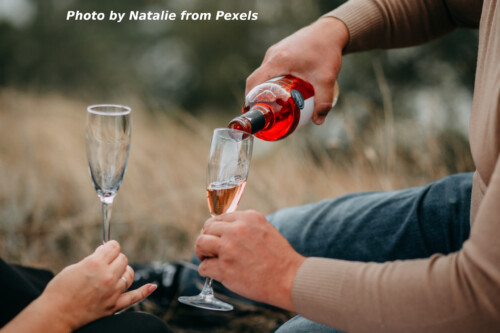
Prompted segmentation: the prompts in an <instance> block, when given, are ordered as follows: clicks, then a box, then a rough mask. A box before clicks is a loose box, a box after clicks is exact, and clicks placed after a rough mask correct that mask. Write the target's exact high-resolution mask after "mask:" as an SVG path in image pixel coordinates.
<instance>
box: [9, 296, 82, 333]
mask: <svg viewBox="0 0 500 333" xmlns="http://www.w3.org/2000/svg"><path fill="white" fill-rule="evenodd" d="M72 330H73V329H72V328H71V327H70V325H69V324H68V323H67V321H66V320H65V319H64V313H62V312H61V311H58V310H57V309H56V308H54V307H52V306H50V305H49V304H47V303H46V301H45V300H44V299H43V298H41V297H39V298H37V299H36V300H34V301H33V302H32V303H30V305H28V306H27V307H26V308H25V309H24V310H23V311H21V312H20V313H19V314H18V315H17V316H16V317H15V318H14V319H12V320H11V321H10V322H9V323H8V324H7V325H5V326H4V327H3V328H2V329H0V332H1V333H20V332H53V333H69V332H72Z"/></svg>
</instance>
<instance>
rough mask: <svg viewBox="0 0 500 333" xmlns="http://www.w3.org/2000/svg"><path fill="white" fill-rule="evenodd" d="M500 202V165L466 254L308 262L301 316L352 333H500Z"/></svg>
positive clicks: (296, 296)
mask: <svg viewBox="0 0 500 333" xmlns="http://www.w3.org/2000/svg"><path fill="white" fill-rule="evenodd" d="M499 198H500V158H498V159H497V162H496V166H495V171H494V173H493V176H492V178H491V179H490V182H489V184H488V188H487V190H486V193H485V196H484V198H483V200H482V202H481V205H480V207H479V210H478V214H477V217H476V220H475V222H474V224H473V226H472V229H471V234H470V238H469V239H468V240H467V241H466V242H465V243H464V245H463V247H462V249H461V250H460V251H459V252H455V253H452V254H449V255H446V256H444V255H440V254H437V255H434V256H432V257H431V258H428V259H419V260H406V261H394V262H387V263H382V264H379V263H361V262H348V261H343V260H334V259H319V258H308V259H307V260H306V261H305V262H304V263H303V264H302V266H301V267H300V268H299V270H298V273H297V275H296V276H295V280H294V285H293V289H292V296H293V302H294V305H295V308H296V311H297V312H298V313H300V314H302V315H303V316H305V317H307V318H309V319H312V320H314V321H318V322H322V323H324V324H327V325H330V326H333V327H335V328H337V329H341V330H346V331H349V332H364V331H370V332H492V331H496V330H498V327H500V297H499V296H498V295H500V268H499V265H498V262H500V245H498V244H499V243H498V238H499V236H500V224H499V223H498V217H499V216H500V206H499V205H498V200H499ZM443 209H449V208H447V207H445V208H443Z"/></svg>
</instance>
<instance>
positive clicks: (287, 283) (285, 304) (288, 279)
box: [278, 253, 306, 312]
mask: <svg viewBox="0 0 500 333" xmlns="http://www.w3.org/2000/svg"><path fill="white" fill-rule="evenodd" d="M305 260H306V258H305V257H304V256H302V255H300V254H298V253H297V255H296V256H295V257H294V258H293V259H292V260H291V261H289V262H288V263H286V266H287V268H288V269H287V273H286V274H284V281H283V284H282V286H283V287H284V293H283V295H284V297H283V299H282V304H278V306H279V307H281V308H284V309H287V310H289V311H292V312H295V305H294V304H293V298H292V293H293V284H294V281H295V276H296V275H297V272H298V271H299V268H300V266H302V264H303V263H304V261H305Z"/></svg>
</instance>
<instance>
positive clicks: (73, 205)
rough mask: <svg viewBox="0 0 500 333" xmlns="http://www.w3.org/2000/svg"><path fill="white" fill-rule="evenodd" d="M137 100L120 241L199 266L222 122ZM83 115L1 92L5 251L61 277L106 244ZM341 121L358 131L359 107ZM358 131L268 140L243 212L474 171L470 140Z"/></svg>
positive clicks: (134, 251)
mask: <svg viewBox="0 0 500 333" xmlns="http://www.w3.org/2000/svg"><path fill="white" fill-rule="evenodd" d="M130 104H131V105H132V108H133V110H134V111H133V124H132V147H131V153H130V159H129V164H128V169H127V172H126V175H125V179H124V182H123V185H122V188H121V189H120V191H119V193H118V196H117V198H116V200H115V204H114V208H113V215H112V228H111V234H112V238H114V239H116V240H118V241H119V242H120V243H121V245H122V248H123V251H124V252H125V253H126V254H127V256H128V257H129V260H130V261H131V262H150V261H173V260H178V259H189V258H190V256H191V254H192V248H193V244H194V240H195V238H196V236H197V234H198V233H199V230H200V228H201V225H202V224H203V222H204V221H205V219H206V218H207V217H208V210H207V206H206V201H205V200H206V199H205V165H206V157H207V149H208V145H209V140H210V136H211V129H212V127H213V124H220V123H221V122H220V121H216V120H214V119H213V118H209V117H208V116H205V117H194V116H192V115H190V114H188V113H185V112H183V111H181V110H175V109H168V110H165V109H162V108H160V107H158V108H152V107H148V108H146V107H144V106H143V105H141V104H140V102H138V101H134V100H132V101H131V102H130ZM85 109H86V104H85V103H83V102H81V101H77V100H70V99H67V98H64V97H62V96H60V95H44V96H39V95H36V94H31V93H26V92H19V91H14V90H3V91H0V171H1V172H0V255H1V257H2V258H4V259H5V260H7V261H11V262H17V263H21V264H25V265H32V266H37V267H48V268H50V269H52V270H54V271H56V272H57V271H58V270H60V269H61V268H62V267H64V266H65V265H68V264H70V263H73V262H75V261H78V260H79V259H81V258H82V257H84V256H86V255H87V254H89V253H90V252H91V251H93V249H94V248H95V247H96V246H98V245H99V242H100V237H101V210H100V204H99V200H98V198H97V196H96V194H95V191H94V189H93V187H92V184H91V181H90V177H89V175H88V171H87V160H86V155H85V121H86V118H85V117H86V112H85ZM343 117H344V118H345V119H346V124H347V125H349V124H350V122H349V110H347V111H345V112H344V116H343ZM348 127H349V128H350V130H349V131H348V134H349V135H350V136H351V137H354V138H355V139H354V140H351V143H350V144H349V145H348V146H345V145H341V144H338V143H336V142H327V143H324V142H320V141H319V140H314V139H311V138H310V136H309V133H310V131H311V129H303V130H301V131H299V132H297V133H296V134H294V135H293V136H291V137H289V138H287V139H286V140H283V141H280V142H277V143H262V142H258V143H257V144H256V146H255V149H254V158H253V160H252V166H251V171H250V177H249V181H248V185H247V188H246V192H245V193H244V195H243V198H242V201H241V204H240V209H250V208H252V209H257V210H259V211H261V212H263V213H271V212H273V211H275V210H276V209H279V208H283V207H287V206H292V205H300V204H305V203H310V202H315V201H318V200H321V199H324V198H332V197H337V196H339V195H342V194H345V193H350V192H354V191H373V190H391V189H398V188H404V187H408V186H415V185H422V184H425V183H427V182H429V181H432V180H435V179H438V178H440V177H443V176H445V175H448V174H450V173H453V172H460V171H470V170H473V165H472V161H471V158H470V153H469V150H468V146H467V141H466V140H464V139H463V138H460V137H455V136H449V135H447V134H442V133H432V132H431V133H429V132H425V131H423V130H422V129H419V128H418V126H417V127H416V126H415V125H414V124H413V123H401V124H399V123H398V124H394V123H393V121H392V120H391V118H389V117H386V118H385V119H383V120H373V121H372V125H371V127H370V128H369V130H368V131H367V133H365V134H363V135H360V134H359V133H357V132H356V126H355V124H350V126H348ZM422 133H424V134H425V135H424V134H422ZM403 135H406V136H407V137H402V136H403ZM357 136H359V139H356V137H357ZM416 137H418V138H419V139H418V140H413V139H412V138H416ZM401 138H402V139H403V140H396V139H401ZM404 142H412V144H411V145H408V144H405V143H404Z"/></svg>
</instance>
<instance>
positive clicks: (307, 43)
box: [245, 17, 349, 125]
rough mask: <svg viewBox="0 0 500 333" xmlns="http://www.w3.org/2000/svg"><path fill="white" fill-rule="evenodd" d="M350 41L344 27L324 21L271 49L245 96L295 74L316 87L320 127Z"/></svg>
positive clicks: (316, 115)
mask: <svg viewBox="0 0 500 333" xmlns="http://www.w3.org/2000/svg"><path fill="white" fill-rule="evenodd" d="M348 40H349V32H348V30H347V27H346V26H345V24H344V23H343V22H342V21H340V20H338V19H336V18H332V17H322V18H320V19H318V20H317V21H316V22H314V23H312V24H311V25H309V26H307V27H305V28H302V29H300V30H298V31H297V32H295V33H294V34H292V35H290V36H288V37H287V38H285V39H283V40H281V41H280V42H278V43H277V44H275V45H273V46H271V47H270V48H269V49H268V50H267V52H266V55H265V57H264V60H263V61H262V64H261V66H260V67H259V68H257V69H256V70H255V71H254V72H253V73H252V74H251V75H250V76H249V77H248V79H247V84H246V93H245V94H248V92H249V91H250V90H251V89H252V88H253V87H255V86H256V85H258V84H260V83H262V82H264V81H267V80H269V79H271V78H273V77H277V76H280V75H285V74H292V75H294V76H297V77H300V78H301V79H303V80H306V81H308V82H309V83H311V84H312V85H313V87H314V94H315V97H314V101H315V105H314V113H313V117H312V120H313V122H314V123H315V124H317V125H320V124H322V123H323V122H324V120H325V118H326V115H327V114H328V112H329V111H330V109H331V108H332V101H333V89H334V85H335V81H336V80H337V75H338V73H339V71H340V66H341V63H342V50H343V48H344V47H345V46H346V44H347V42H348Z"/></svg>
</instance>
